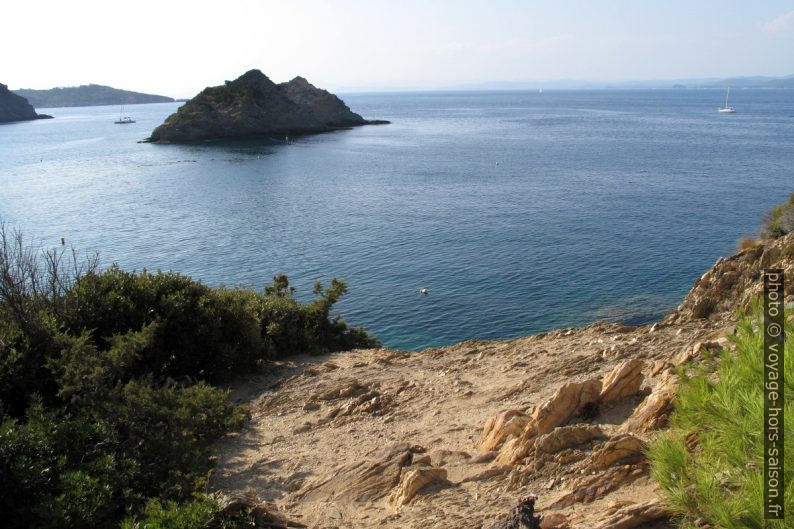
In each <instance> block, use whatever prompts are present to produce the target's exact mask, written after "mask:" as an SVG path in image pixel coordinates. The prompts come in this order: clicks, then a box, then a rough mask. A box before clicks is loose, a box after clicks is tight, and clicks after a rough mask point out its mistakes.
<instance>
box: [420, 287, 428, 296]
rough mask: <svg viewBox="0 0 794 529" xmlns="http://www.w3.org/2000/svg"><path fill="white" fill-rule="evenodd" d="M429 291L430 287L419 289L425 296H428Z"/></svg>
mask: <svg viewBox="0 0 794 529" xmlns="http://www.w3.org/2000/svg"><path fill="white" fill-rule="evenodd" d="M429 291H430V289H427V288H420V289H419V293H420V294H422V295H423V296H426V295H427V293H428V292H429Z"/></svg>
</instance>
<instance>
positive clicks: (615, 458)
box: [590, 434, 646, 470]
mask: <svg viewBox="0 0 794 529" xmlns="http://www.w3.org/2000/svg"><path fill="white" fill-rule="evenodd" d="M645 448H646V445H645V442H644V441H643V440H642V439H640V438H638V437H635V436H633V435H631V434H620V435H618V436H617V437H614V438H612V439H610V440H609V441H607V442H606V443H604V445H603V446H602V447H601V448H599V449H598V450H597V451H596V452H595V453H594V454H593V457H592V459H591V463H590V467H591V468H592V469H594V470H601V469H604V468H608V467H611V466H613V465H615V464H616V463H620V462H634V461H638V460H641V459H643V458H644V457H645V456H644V455H643V451H644V450H645Z"/></svg>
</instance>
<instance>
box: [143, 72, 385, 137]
mask: <svg viewBox="0 0 794 529" xmlns="http://www.w3.org/2000/svg"><path fill="white" fill-rule="evenodd" d="M381 123H387V122H384V121H368V120H365V119H364V118H362V117H361V116H359V115H358V114H356V113H355V112H353V111H351V110H350V109H349V108H348V107H347V105H345V103H344V102H343V101H342V100H341V99H339V98H338V97H336V96H335V95H333V94H331V93H329V92H327V91H326V90H321V89H319V88H316V87H315V86H313V85H312V84H310V83H309V82H308V81H307V80H306V79H304V78H302V77H296V78H295V79H293V80H292V81H289V82H288V83H281V84H276V83H274V82H273V81H271V80H270V79H268V77H267V76H266V75H265V74H263V73H262V72H260V71H259V70H251V71H249V72H246V73H245V74H243V75H242V76H240V77H239V78H237V79H235V80H234V81H226V83H225V84H224V85H222V86H214V87H210V88H205V89H204V90H203V91H202V92H201V93H200V94H198V95H197V96H196V97H194V98H193V99H191V100H190V101H188V102H187V103H185V104H184V105H183V106H182V107H180V108H179V110H178V111H177V112H176V113H175V114H172V115H171V116H169V117H168V118H167V119H166V120H165V122H164V123H163V124H162V125H160V126H159V127H157V128H156V129H155V130H154V131H153V132H152V135H151V137H150V138H149V141H151V142H157V143H189V142H195V141H202V140H212V139H221V138H245V137H277V138H283V137H284V136H285V135H298V134H314V133H320V132H328V131H331V130H335V129H339V128H346V127H353V126H358V125H368V124H381Z"/></svg>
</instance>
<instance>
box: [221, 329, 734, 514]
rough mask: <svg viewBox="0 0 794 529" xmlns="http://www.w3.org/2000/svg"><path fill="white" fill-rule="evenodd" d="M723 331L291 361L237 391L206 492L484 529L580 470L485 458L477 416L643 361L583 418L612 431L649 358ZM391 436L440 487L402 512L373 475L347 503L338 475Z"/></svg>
mask: <svg viewBox="0 0 794 529" xmlns="http://www.w3.org/2000/svg"><path fill="white" fill-rule="evenodd" d="M724 332H725V330H724V329H722V328H721V327H719V326H717V325H716V324H713V323H709V322H706V321H703V322H699V323H691V322H689V323H681V324H676V325H670V326H664V325H656V326H654V327H653V328H651V327H625V326H621V325H619V324H603V323H599V324H594V325H591V326H588V327H585V328H581V329H562V330H557V331H553V332H551V333H548V334H543V335H537V336H533V337H528V338H522V339H516V340H510V341H487V342H486V341H467V342H463V343H460V344H457V345H454V346H451V347H446V348H440V349H428V350H425V351H422V352H420V353H404V352H399V351H391V350H385V349H377V350H356V351H348V352H341V353H334V354H328V355H324V356H315V357H309V356H298V357H292V358H290V359H289V360H286V361H281V362H276V363H274V364H272V365H269V366H267V370H268V371H269V373H268V374H261V375H253V376H251V377H250V378H249V379H247V380H245V381H242V382H241V383H239V384H237V385H236V386H235V387H234V391H233V398H235V399H236V400H238V401H240V402H250V403H251V414H252V418H251V421H250V423H249V424H248V425H247V427H246V428H244V429H243V430H242V431H241V432H237V433H234V434H232V435H230V436H228V437H227V438H226V439H224V440H223V441H222V442H221V443H220V444H219V445H218V447H217V453H218V464H217V469H216V471H215V474H214V476H213V479H212V487H213V488H215V489H217V490H221V491H224V492H226V493H232V494H248V495H253V496H255V497H256V498H258V499H259V500H260V501H264V502H267V503H268V504H270V505H272V506H274V507H276V508H278V510H279V511H281V512H283V513H284V514H286V515H287V516H289V517H290V518H292V519H293V520H297V521H300V522H302V523H304V524H306V525H307V526H309V527H316V528H332V527H338V528H342V527H345V528H365V527H384V528H398V527H399V528H409V527H410V528H413V527H416V528H420V527H421V528H433V527H438V528H442V527H443V528H458V527H459V528H464V527H465V528H480V527H489V526H490V524H491V523H493V521H494V520H496V519H498V518H499V517H501V516H504V515H505V514H506V513H507V512H508V511H509V510H510V509H511V508H512V507H513V506H514V505H515V504H516V502H517V500H518V498H519V497H521V496H523V495H526V494H527V493H534V494H536V495H537V496H538V504H537V505H538V508H539V510H540V511H541V512H544V509H547V507H548V506H549V505H551V504H552V503H553V502H554V501H556V500H557V499H558V498H560V497H561V496H563V495H564V494H565V493H566V492H568V489H567V488H566V482H570V480H572V479H574V478H576V477H578V476H577V474H581V473H584V470H581V469H579V468H578V467H576V465H570V466H566V465H563V466H559V465H552V466H546V467H544V468H543V469H539V470H537V471H534V470H527V469H526V468H522V469H515V468H514V469H505V468H504V467H499V466H497V465H494V463H493V462H492V459H493V456H494V454H493V453H490V454H488V453H482V452H480V451H479V450H478V449H477V444H478V440H479V438H480V435H481V433H482V431H483V426H484V425H485V423H486V421H488V419H489V418H491V417H493V416H494V415H496V414H497V413H499V412H500V411H503V410H508V409H518V410H527V409H529V408H531V407H532V406H534V405H536V404H539V403H540V402H543V401H544V400H546V399H548V398H549V397H550V396H551V395H552V394H553V393H554V392H555V391H556V390H557V388H558V387H559V386H560V385H561V384H563V383H564V382H566V381H570V380H582V379H585V378H592V377H593V376H598V375H602V374H604V373H607V372H609V371H610V370H611V369H612V368H614V367H615V366H616V365H617V364H619V363H620V362H622V361H624V360H626V359H628V358H640V359H643V360H645V361H646V367H645V368H644V369H643V374H644V375H645V377H646V378H645V380H644V382H643V388H642V391H641V393H640V394H639V395H637V396H635V397H631V398H629V399H626V400H625V401H622V402H618V403H616V404H615V405H613V406H610V407H606V408H602V409H601V410H600V412H599V414H598V415H597V416H596V417H594V418H592V419H591V420H590V422H592V423H593V424H599V425H601V426H602V428H603V430H604V431H605V432H607V433H610V432H612V431H613V430H614V429H615V428H616V426H617V425H618V424H620V423H622V422H623V421H624V420H625V419H626V418H627V417H628V416H629V415H630V414H631V412H632V411H633V409H634V407H635V406H636V405H637V404H638V403H639V402H640V401H642V399H643V398H644V396H645V395H647V393H648V392H650V390H651V388H652V387H653V386H654V385H655V384H656V383H657V380H656V378H654V377H651V376H650V373H651V372H652V371H653V370H654V365H658V363H659V362H661V361H663V360H666V359H670V358H672V357H674V356H676V355H677V354H679V353H680V352H681V351H682V350H684V349H685V348H687V347H691V345H692V344H693V343H694V342H696V341H698V340H702V339H705V338H708V337H712V336H717V335H721V334H723V333H724ZM655 362H656V364H655ZM394 443H407V444H408V445H411V446H414V448H415V450H416V451H417V452H422V453H424V454H426V455H429V456H430V460H429V461H430V464H431V465H432V466H433V467H438V468H443V469H445V470H446V473H447V480H448V481H447V482H446V483H444V484H441V485H435V486H431V487H427V488H426V489H423V490H422V491H421V492H420V494H419V495H418V496H417V497H415V498H414V499H413V501H411V502H410V503H409V504H407V505H402V506H395V505H394V504H393V503H392V502H390V501H389V495H390V494H391V493H392V492H393V489H394V483H386V482H383V483H376V484H375V485H374V488H373V489H372V490H368V491H365V492H364V493H363V494H362V495H363V496H365V498H364V499H362V498H361V497H358V498H357V497H356V496H357V494H358V492H361V491H356V490H352V491H351V490H347V489H345V484H346V483H347V484H351V483H353V481H354V480H353V479H352V478H351V480H350V481H349V483H348V480H347V477H346V476H355V475H359V474H360V473H361V469H362V468H367V467H366V465H367V464H370V463H371V462H376V461H378V460H379V457H381V456H380V454H382V453H383V451H384V450H386V449H387V447H389V446H390V445H392V444H394ZM417 457H421V456H420V455H416V456H414V458H415V459H416V458H417ZM362 465H363V466H362ZM356 473H358V474H356ZM334 478H337V479H336V480H334ZM351 486H352V487H355V486H356V485H355V484H354V483H353V484H352V485H351ZM362 495H359V496H362ZM655 495H656V491H655V488H654V484H653V483H652V482H651V481H650V478H648V477H647V476H642V477H640V478H639V479H637V480H636V481H633V482H632V483H631V484H630V486H626V487H622V488H619V489H618V490H616V491H614V492H611V493H608V494H606V495H604V497H603V498H600V499H598V500H597V501H594V502H591V503H577V504H574V505H571V506H568V507H566V508H565V509H563V511H564V512H565V513H566V515H567V516H568V517H569V520H570V521H571V525H572V526H574V527H577V526H587V523H588V522H587V520H589V519H592V517H593V516H595V515H596V514H597V513H598V512H599V511H603V510H604V509H606V508H607V507H608V505H615V504H616V502H629V501H630V502H637V501H642V500H645V499H647V498H652V497H653V496H655ZM647 527H652V526H651V525H647ZM660 527H663V525H662V526H660Z"/></svg>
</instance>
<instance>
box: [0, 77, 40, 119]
mask: <svg viewBox="0 0 794 529" xmlns="http://www.w3.org/2000/svg"><path fill="white" fill-rule="evenodd" d="M51 117H52V116H48V115H46V114H36V110H35V109H34V108H33V107H32V106H31V105H30V103H28V102H27V100H26V99H25V98H24V97H21V96H18V95H16V94H15V93H13V92H11V91H9V90H8V87H7V86H6V85H4V84H0V123H8V122H11V121H31V120H34V119H47V118H51Z"/></svg>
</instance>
